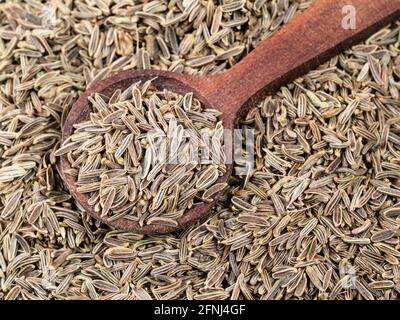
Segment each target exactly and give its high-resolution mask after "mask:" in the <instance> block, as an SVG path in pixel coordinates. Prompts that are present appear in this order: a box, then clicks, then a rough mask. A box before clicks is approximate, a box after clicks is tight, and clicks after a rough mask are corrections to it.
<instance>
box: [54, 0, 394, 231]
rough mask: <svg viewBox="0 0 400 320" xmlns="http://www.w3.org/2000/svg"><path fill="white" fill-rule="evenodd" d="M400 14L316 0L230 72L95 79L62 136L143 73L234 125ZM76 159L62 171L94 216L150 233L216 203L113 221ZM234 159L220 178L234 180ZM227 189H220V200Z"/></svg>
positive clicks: (385, 7) (387, 3) (388, 6)
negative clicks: (347, 10)
mask: <svg viewBox="0 0 400 320" xmlns="http://www.w3.org/2000/svg"><path fill="white" fill-rule="evenodd" d="M345 5H353V6H354V7H355V9H356V29H355V30H352V29H350V30H346V29H344V28H343V27H342V19H343V17H344V14H343V13H342V8H343V6H345ZM399 17H400V0H316V2H315V3H314V4H313V5H312V6H311V8H309V9H308V10H307V11H305V12H304V13H303V14H301V15H299V16H298V17H297V18H295V19H294V20H293V21H292V22H290V23H289V24H288V25H287V26H285V27H284V28H282V29H281V30H280V31H279V32H278V33H277V34H276V35H275V36H273V37H271V38H269V39H267V40H265V41H264V42H263V43H261V44H260V45H259V46H258V47H257V48H256V49H255V50H254V51H253V52H252V53H250V54H249V55H248V56H247V57H246V58H245V59H243V60H242V61H241V62H240V63H239V64H237V65H236V66H234V67H233V68H232V69H230V70H229V71H226V72H224V73H221V74H218V75H215V76H208V77H198V76H187V75H183V74H177V73H172V72H164V71H155V70H142V71H125V72H121V73H118V74H115V75H113V76H111V77H109V78H107V79H105V80H103V81H100V82H98V83H95V84H93V85H92V86H90V88H89V89H88V90H87V91H86V92H85V93H83V94H82V95H81V96H80V98H79V99H78V101H77V102H76V103H75V104H74V106H73V107H72V109H71V111H70V113H69V114H68V117H67V119H66V121H65V124H64V126H63V135H62V141H64V140H65V139H67V138H68V137H69V136H70V135H71V134H72V132H73V124H74V123H78V122H81V121H83V120H85V119H86V118H87V117H88V115H89V112H90V108H89V104H88V97H89V96H90V95H91V94H93V93H94V92H99V93H103V94H105V95H111V94H112V93H113V92H114V91H115V90H116V89H117V88H120V89H125V88H127V87H128V86H129V85H130V84H132V83H133V82H135V81H137V80H138V79H142V80H148V79H152V78H154V77H157V78H156V79H155V80H154V84H155V85H156V86H157V87H160V88H166V89H170V90H172V91H176V92H179V93H184V92H189V91H192V92H194V94H195V96H196V97H197V98H198V99H199V100H200V101H201V102H202V103H203V105H204V106H205V107H213V108H217V109H219V110H220V111H222V112H223V114H222V121H223V124H224V127H225V128H233V127H234V126H235V125H236V123H237V120H238V119H239V118H240V117H241V116H242V115H243V114H244V113H246V112H247V110H248V108H249V107H251V106H252V105H254V103H257V102H258V101H260V100H261V99H262V98H264V97H265V96H266V95H267V94H269V93H272V92H274V91H275V90H277V89H279V87H281V86H282V85H285V84H286V83H288V82H289V81H291V80H293V79H295V78H296V77H298V76H301V75H303V74H305V73H306V72H308V71H309V70H311V69H313V68H316V67H317V66H318V65H320V64H321V63H323V62H325V61H326V60H327V59H329V58H331V57H333V56H334V55H336V54H338V53H340V52H342V51H343V50H345V49H346V48H348V47H349V46H350V45H352V44H354V43H357V42H359V41H361V40H363V39H365V38H366V37H368V36H369V35H371V34H372V33H373V32H375V31H377V30H378V29H379V28H380V27H382V26H384V25H385V24H387V23H390V22H391V21H394V20H395V19H397V18H399ZM68 169H70V164H69V162H68V160H67V158H66V156H62V157H61V161H60V165H59V171H60V174H61V176H62V178H63V179H64V181H65V182H66V184H67V186H68V187H69V189H70V192H71V194H72V195H73V197H74V198H75V199H76V201H77V202H79V203H80V205H81V206H82V207H83V208H84V209H85V210H86V211H87V212H88V213H89V214H90V215H92V216H93V217H94V218H96V219H99V220H101V221H103V222H105V223H107V224H109V225H111V226H113V227H115V228H118V229H124V230H130V231H134V232H138V233H144V234H154V233H165V232H171V231H174V230H177V229H181V228H185V227H186V226H188V225H190V224H192V223H194V222H195V221H197V220H199V219H201V218H205V217H206V216H207V214H208V212H209V211H210V209H211V207H212V206H213V205H214V204H215V201H214V202H212V203H204V204H200V205H197V206H195V207H194V208H192V209H190V210H188V211H187V212H185V214H184V215H183V217H181V218H180V219H178V227H177V228H173V227H165V226H158V225H146V226H143V227H140V226H139V225H138V223H136V222H132V221H129V220H126V219H123V218H122V219H119V220H116V221H108V220H107V218H100V216H99V214H98V213H96V212H95V211H94V210H93V207H91V206H90V205H89V204H88V197H87V195H86V194H81V193H79V192H78V191H77V186H76V184H75V181H74V179H73V177H72V176H70V175H68V174H66V172H67V170H68ZM231 172H232V165H227V172H226V174H225V175H224V176H223V177H221V178H220V179H219V180H218V182H225V181H227V180H228V178H229V176H230V175H231ZM220 195H221V193H220V194H218V195H217V196H216V197H215V200H217V199H218V197H219V196H220Z"/></svg>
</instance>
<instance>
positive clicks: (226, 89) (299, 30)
mask: <svg viewBox="0 0 400 320" xmlns="http://www.w3.org/2000/svg"><path fill="white" fill-rule="evenodd" d="M399 16H400V0H316V2H315V3H314V4H313V5H312V6H311V7H310V8H309V9H308V10H306V11H305V12H304V13H302V14H301V15H299V16H297V17H296V18H294V19H293V21H291V22H290V23H289V24H288V25H287V26H285V27H284V28H282V30H281V31H279V32H278V33H277V34H276V35H274V36H273V37H271V38H269V39H267V40H265V41H264V42H263V43H261V44H260V45H259V46H258V47H257V48H256V49H254V50H253V51H252V52H251V53H250V54H249V55H248V56H247V57H246V58H245V59H243V60H242V61H241V62H240V63H239V64H237V65H235V66H234V67H233V68H232V69H231V70H229V71H227V72H224V73H221V74H218V75H215V76H211V77H208V79H207V81H206V82H205V83H204V84H203V92H204V91H205V92H206V94H207V97H208V98H209V101H210V103H211V104H213V105H215V106H216V107H217V108H219V109H220V110H221V111H222V112H223V113H224V114H225V116H226V118H225V121H226V122H227V123H230V122H232V123H233V121H234V119H235V118H236V115H237V113H238V112H239V113H240V114H242V113H243V112H246V108H243V109H241V110H239V108H241V107H242V106H246V105H247V106H249V105H250V104H252V103H254V102H256V101H255V100H257V101H259V100H260V99H262V98H263V97H265V95H266V94H268V93H271V92H272V91H273V90H276V89H279V87H280V86H282V85H284V84H286V83H288V82H289V81H291V80H294V79H295V78H297V77H299V76H301V75H303V74H305V73H306V72H308V71H309V70H312V69H313V68H316V67H317V66H319V65H320V64H321V63H323V62H325V61H327V60H329V59H330V58H331V57H333V56H335V55H337V54H339V53H340V52H342V51H343V50H345V49H346V48H348V47H350V46H351V45H352V44H355V43H357V42H359V41H361V40H363V39H365V38H366V37H368V36H370V35H371V34H372V33H373V32H375V31H377V30H379V28H380V27H382V26H384V25H385V24H387V23H390V22H391V21H393V20H395V19H396V18H398V17H399ZM352 19H354V20H352ZM354 24H355V25H354Z"/></svg>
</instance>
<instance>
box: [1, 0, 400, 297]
mask: <svg viewBox="0 0 400 320" xmlns="http://www.w3.org/2000/svg"><path fill="white" fill-rule="evenodd" d="M310 3H311V1H301V2H298V1H287V0H277V1H275V0H266V1H263V0H256V1H240V0H239V1H237V0H234V1H203V2H200V1H193V0H188V1H180V0H177V1H174V2H168V5H165V2H163V1H150V2H148V1H138V2H136V1H135V3H133V2H131V1H121V2H119V1H118V3H116V2H114V1H108V0H99V1H96V6H95V7H93V3H92V2H89V1H74V2H72V1H65V2H59V1H48V2H46V3H44V4H43V3H41V2H39V1H35V0H29V1H13V2H11V1H6V2H3V3H1V4H0V57H1V58H0V299H37V298H39V299H213V298H214V299H307V300H310V299H341V300H342V299H398V298H399V281H400V268H399V262H398V259H399V212H400V207H399V194H398V190H399V185H398V181H399V180H398V172H399V165H400V163H399V149H398V148H399V142H400V139H399V123H398V118H399V115H400V112H399V108H400V106H399V79H400V58H399V56H400V49H399V46H400V45H399V34H400V22H399V21H398V22H396V23H394V24H393V25H391V26H387V27H385V28H383V29H382V30H381V31H379V32H377V33H376V34H375V35H374V36H372V37H370V38H369V39H368V40H367V41H365V42H364V43H362V44H359V45H356V46H354V47H353V48H352V49H351V50H348V51H346V52H345V53H342V54H341V55H339V56H338V57H335V58H334V59H332V60H331V61H329V62H328V63H326V64H324V65H322V66H320V67H319V68H318V69H317V70H314V71H312V72H310V73H309V74H307V75H305V76H304V77H302V78H301V79H298V80H297V81H296V82H294V83H292V84H289V85H288V86H286V87H283V88H281V90H280V91H279V92H278V93H277V94H276V95H274V96H272V97H268V98H267V99H266V100H265V101H263V102H261V103H260V104H259V105H258V106H255V108H254V109H253V110H252V112H250V113H249V114H248V116H247V118H246V119H244V120H243V122H242V124H241V127H242V128H245V127H249V128H255V130H256V133H257V135H256V137H257V138H256V141H255V145H254V149H255V151H256V162H255V169H254V170H253V171H249V172H248V173H247V176H246V177H236V178H235V177H234V178H233V179H232V181H230V183H229V185H230V196H229V197H228V198H227V199H221V201H220V203H219V204H218V206H216V207H215V208H214V209H213V213H212V215H211V216H210V218H209V219H208V220H207V221H206V222H204V223H202V224H198V225H195V226H193V227H191V228H190V229H188V230H185V231H183V232H181V233H176V234H168V235H164V236H157V237H143V236H141V235H135V234H132V233H128V232H123V231H116V230H111V229H109V228H108V227H107V226H104V225H101V224H99V223H98V222H96V221H93V220H92V219H90V218H89V217H88V216H87V214H86V213H84V212H83V211H81V210H80V209H79V208H77V206H76V203H75V202H74V201H73V200H72V199H71V196H70V195H69V193H68V191H67V190H66V189H64V188H63V186H62V181H61V179H60V177H59V176H58V173H57V171H56V169H55V166H56V163H57V159H56V157H55V150H57V149H58V148H59V140H60V127H61V123H62V122H63V120H64V119H65V115H66V114H67V113H68V111H69V108H70V107H71V105H72V104H73V102H74V101H75V100H76V99H77V97H78V95H79V93H80V92H82V91H83V90H85V88H86V86H87V85H89V83H91V82H92V81H93V80H97V79H101V78H103V77H105V76H106V75H108V74H109V72H116V71H119V70H123V69H131V68H148V67H152V68H158V69H169V70H173V71H178V72H185V73H190V74H193V73H200V74H208V73H214V72H219V71H220V70H223V69H225V68H228V67H229V66H231V65H232V64H234V63H236V62H237V61H239V60H240V58H242V57H243V56H244V55H245V54H246V53H247V52H248V51H250V50H251V49H252V48H253V47H254V46H256V44H257V43H258V42H259V41H261V40H262V39H263V38H266V37H269V36H270V35H271V34H273V33H274V32H276V31H277V30H278V29H279V28H280V27H281V26H282V25H283V24H284V23H286V22H288V21H289V20H290V19H291V18H292V17H293V15H294V14H295V13H298V12H299V11H301V10H303V9H306V8H307V6H308V5H309V4H310ZM226 29H229V30H226ZM196 30H197V31H196ZM211 36H212V37H211ZM210 38H211V40H210ZM242 48H243V50H242V51H241V49H242ZM238 52H240V53H239V54H237V53H238ZM192 59H198V60H197V61H196V60H194V62H193V60H192Z"/></svg>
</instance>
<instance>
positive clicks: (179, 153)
mask: <svg viewBox="0 0 400 320" xmlns="http://www.w3.org/2000/svg"><path fill="white" fill-rule="evenodd" d="M153 80H154V79H153ZM89 102H90V105H91V106H90V108H91V111H92V112H91V113H90V115H89V119H88V120H86V121H82V122H80V123H75V124H74V125H73V126H74V131H73V133H72V135H71V136H69V137H68V138H67V139H66V140H65V141H64V142H63V144H62V146H61V148H60V149H58V150H57V151H56V152H55V155H56V156H61V155H65V156H66V158H67V161H68V162H69V164H70V166H71V167H70V169H69V170H66V171H64V173H65V174H69V175H71V176H72V177H73V178H74V179H75V182H76V185H77V191H78V192H80V193H82V194H87V195H88V204H89V205H90V206H93V208H94V211H95V212H99V213H100V217H102V218H107V219H108V221H115V220H116V219H124V220H129V221H135V222H138V223H139V225H140V226H143V225H145V224H147V225H151V224H158V225H162V226H172V227H176V226H178V222H177V220H178V219H179V218H181V217H182V216H183V215H184V214H185V212H186V211H187V210H188V209H190V208H192V207H193V206H195V205H196V204H200V203H202V202H204V201H207V202H209V201H213V199H212V196H213V195H214V194H215V193H218V192H219V191H222V190H223V189H225V187H226V186H227V184H226V183H216V181H217V180H218V178H219V177H220V176H222V175H223V174H224V173H225V171H226V166H225V162H226V156H225V151H224V146H223V136H224V128H223V126H222V122H221V121H219V119H218V117H219V116H220V112H219V111H217V110H214V109H204V108H203V107H202V105H201V103H200V101H199V100H198V99H196V98H195V97H193V93H186V94H185V95H181V94H177V93H174V92H171V91H169V90H165V89H164V90H161V91H159V90H158V89H157V88H156V87H155V86H154V85H153V83H152V80H149V81H146V82H145V83H143V84H142V83H140V82H138V83H134V84H132V85H130V86H129V87H128V88H126V89H125V90H123V91H122V90H121V89H118V90H116V91H115V92H114V93H113V94H112V95H111V96H110V97H107V96H104V95H102V94H99V93H95V94H93V95H92V96H91V97H89Z"/></svg>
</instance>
